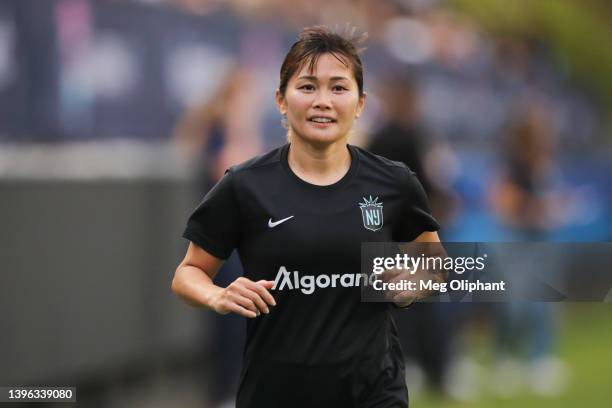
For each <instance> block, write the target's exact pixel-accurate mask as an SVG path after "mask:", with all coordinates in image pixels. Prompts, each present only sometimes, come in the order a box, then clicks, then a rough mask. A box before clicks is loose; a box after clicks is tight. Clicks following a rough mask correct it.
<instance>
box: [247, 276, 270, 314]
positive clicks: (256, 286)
mask: <svg viewBox="0 0 612 408" xmlns="http://www.w3.org/2000/svg"><path fill="white" fill-rule="evenodd" d="M260 282H272V283H274V282H273V281H265V280H260V281H257V282H252V281H249V282H245V286H246V287H247V288H248V289H250V290H252V291H253V292H255V293H257V295H258V296H259V297H260V298H261V299H263V301H264V302H265V303H267V305H265V308H268V305H271V306H276V301H275V300H274V297H272V295H271V294H270V292H268V289H267V288H266V287H265V286H263V285H264V284H262V283H260ZM266 313H267V312H266Z"/></svg>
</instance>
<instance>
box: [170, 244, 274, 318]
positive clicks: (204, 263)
mask: <svg viewBox="0 0 612 408" xmlns="http://www.w3.org/2000/svg"><path fill="white" fill-rule="evenodd" d="M221 265H223V260H221V259H219V258H216V257H214V256H213V255H211V254H209V253H208V252H206V251H205V250H204V249H202V248H200V247H199V246H198V245H196V244H194V243H192V242H191V243H189V248H188V249H187V253H186V255H185V258H184V259H183V261H182V262H181V263H180V264H179V266H178V267H177V268H176V272H175V273H174V278H173V279H172V292H174V293H175V294H176V295H177V296H179V297H180V298H181V299H183V300H184V301H185V302H186V303H187V304H189V305H192V306H197V307H206V308H209V309H212V310H214V311H215V312H217V313H220V314H228V313H230V312H233V313H237V314H239V315H241V316H244V317H249V318H254V317H257V316H259V314H260V313H266V314H267V313H269V312H270V309H269V307H268V305H271V306H275V305H276V302H275V301H274V298H273V297H272V295H271V294H270V292H269V291H268V290H269V289H271V288H272V286H273V285H274V282H273V281H265V280H262V281H258V282H253V281H251V280H249V279H247V278H244V277H240V278H238V279H236V280H235V281H234V282H232V283H231V284H230V285H229V286H228V287H227V288H221V287H219V286H217V285H215V284H214V283H213V278H214V277H215V276H216V275H217V272H218V271H219V269H220V268H221Z"/></svg>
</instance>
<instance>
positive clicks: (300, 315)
mask: <svg viewBox="0 0 612 408" xmlns="http://www.w3.org/2000/svg"><path fill="white" fill-rule="evenodd" d="M289 148H290V145H289V144H287V145H284V146H282V147H280V148H277V149H275V150H273V151H271V152H269V153H267V154H264V155H262V156H258V157H256V158H253V159H251V160H249V161H247V162H245V163H243V164H241V165H238V166H235V167H232V168H231V169H229V170H228V171H227V172H226V174H225V176H224V177H223V178H222V179H221V180H220V181H219V183H218V184H217V185H216V186H215V187H214V188H213V189H212V190H211V191H210V192H209V193H208V194H207V195H206V196H205V197H204V199H203V201H202V202H201V203H200V205H199V206H198V207H197V209H196V210H195V211H194V212H193V214H192V215H191V217H190V218H189V220H188V224H187V227H186V229H185V232H184V234H183V236H184V237H185V238H187V239H189V240H190V241H192V242H194V243H195V244H197V245H198V246H200V247H202V248H203V249H204V250H206V251H207V252H209V253H211V254H212V255H214V256H216V257H218V258H221V259H225V258H227V257H228V256H229V255H230V253H231V252H232V250H233V249H235V248H236V249H238V253H239V256H240V259H241V262H242V265H243V267H244V274H245V276H246V277H247V278H249V279H251V280H253V281H258V280H261V279H265V280H273V281H275V285H274V288H273V289H272V291H271V293H272V295H273V296H274V298H275V300H276V303H277V305H276V306H275V307H272V308H271V312H270V314H267V315H266V314H262V315H261V316H259V317H257V318H255V319H249V320H248V321H247V341H246V345H245V352H244V367H243V372H242V379H241V385H240V390H239V394H238V406H257V405H255V403H254V401H257V403H260V402H262V401H261V399H262V398H264V399H265V398H268V399H269V400H274V401H275V402H278V404H279V406H280V405H282V404H281V402H279V401H281V400H282V398H281V394H278V393H277V394H274V391H270V390H275V389H276V390H281V389H282V390H285V394H288V395H285V394H283V395H285V397H287V398H289V397H290V396H293V397H297V396H298V395H300V398H299V399H300V401H309V402H308V403H311V404H314V403H316V404H319V405H317V406H326V405H329V406H332V405H334V404H335V405H336V406H343V404H344V405H346V406H352V405H355V404H356V402H355V401H356V400H359V401H363V398H365V397H364V396H365V395H370V397H371V393H372V391H373V390H374V388H375V387H379V386H381V385H380V384H383V383H384V382H385V381H387V380H388V381H396V384H399V382H397V380H398V379H397V378H392V377H399V376H401V384H403V381H404V380H403V365H402V364H403V362H402V358H403V357H402V355H401V349H400V347H399V344H398V341H397V335H396V332H395V326H394V324H393V322H392V319H391V316H390V311H389V306H388V305H387V304H383V303H364V302H361V301H360V299H361V297H360V295H361V292H360V287H359V286H360V282H359V278H360V277H361V278H363V277H362V276H361V275H360V271H361V266H360V261H361V243H362V242H386V241H403V242H406V241H412V240H414V239H415V238H416V237H417V236H419V235H420V234H421V233H422V232H424V231H436V230H438V228H439V226H438V223H437V222H436V220H435V219H434V218H433V217H432V216H431V214H430V211H429V207H428V203H427V197H426V196H425V193H424V191H423V188H422V187H421V185H420V183H419V181H418V180H417V178H416V176H415V174H414V173H413V172H412V171H411V170H410V169H408V168H407V167H406V166H405V165H404V164H402V163H399V162H393V161H390V160H387V159H385V158H383V157H380V156H376V155H374V154H371V153H369V152H367V151H365V150H362V149H360V148H357V147H355V146H351V145H348V149H349V151H350V154H351V165H350V168H349V170H348V172H347V173H346V174H345V175H344V177H343V178H342V179H341V180H339V181H338V182H336V183H334V184H332V185H328V186H318V185H313V184H310V183H307V182H305V181H304V180H302V179H300V178H299V177H298V176H297V175H295V173H293V171H292V170H291V168H290V167H289V165H288V161H287V156H288V151H289ZM383 361H387V362H389V364H390V366H389V367H386V366H384V365H382V362H383ZM366 362H369V363H368V364H371V366H368V365H364V364H366ZM356 364H357V365H356ZM325 367H327V369H326V368H325ZM331 367H334V368H331ZM357 367H358V368H357ZM381 372H384V373H385V374H384V375H385V376H389V378H388V379H387V380H384V379H381V378H379V377H380V375H381ZM296 373H297V374H296ZM293 375H296V376H297V377H296V378H300V380H299V381H298V384H296V385H294V386H293V387H295V388H292V385H291V384H292V381H291V380H290V379H291V378H293V377H292V376H293ZM303 376H306V377H308V380H306V379H305V377H303ZM368 376H371V377H370V378H368ZM357 377H358V378H357ZM305 381H311V383H305ZM294 382H295V381H293V383H294ZM356 383H357V384H361V385H355V384H356ZM305 384H311V385H312V387H319V389H321V388H325V387H328V388H329V387H331V392H332V394H333V395H334V398H346V399H342V400H333V402H332V401H331V400H330V401H328V400H325V399H323V400H316V401H315V400H312V398H314V397H313V395H314V394H312V393H308V392H306V391H298V390H300V389H301V390H304V388H305V387H306V388H308V387H307V386H306V385H305ZM363 384H366V385H363ZM367 384H369V385H367ZM377 384H378V385H377ZM398 387H399V388H398V389H399V391H398V392H399V393H400V394H401V392H402V391H401V388H402V387H401V386H398ZM264 390H265V391H264ZM262 392H263V393H264V394H265V396H262ZM271 392H272V394H270V393H271ZM278 392H281V391H278ZM300 392H301V393H302V394H300ZM313 392H314V393H315V394H316V395H319V394H318V393H317V392H316V391H313ZM381 392H383V391H381ZM319 393H320V392H319ZM374 394H375V393H374ZM319 398H323V397H322V396H321V395H319ZM397 398H401V396H399V397H397ZM404 398H406V397H404ZM325 401H327V402H325ZM342 401H344V402H342ZM347 401H350V402H347ZM263 402H265V403H267V404H268V405H266V406H274V405H270V404H271V401H263ZM284 403H287V402H284ZM321 404H322V405H321ZM306 405H307V404H306ZM292 406H297V405H295V404H294V405H292ZM310 406H315V405H310ZM399 406H401V405H399Z"/></svg>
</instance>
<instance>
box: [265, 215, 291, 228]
mask: <svg viewBox="0 0 612 408" xmlns="http://www.w3.org/2000/svg"><path fill="white" fill-rule="evenodd" d="M292 218H293V215H292V216H291V217H287V218H283V219H282V220H278V221H274V222H272V218H270V219H269V220H268V227H270V228H274V227H276V226H277V225H280V224H282V223H283V222H285V221H288V220H290V219H292Z"/></svg>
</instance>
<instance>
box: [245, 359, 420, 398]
mask: <svg viewBox="0 0 612 408" xmlns="http://www.w3.org/2000/svg"><path fill="white" fill-rule="evenodd" d="M392 355H393V354H392V353H386V354H384V355H378V356H370V357H367V358H361V359H355V361H351V362H349V363H337V364H319V365H302V364H290V363H281V362H272V361H263V362H256V361H252V362H251V364H249V367H248V369H246V370H245V371H244V373H243V378H242V381H241V384H240V389H239V391H238V398H237V404H236V406H237V407H238V408H261V407H265V408H276V407H278V408H281V407H282V408H287V407H292V408H301V407H304V408H306V407H308V408H312V407H317V408H327V407H329V408H344V407H346V408H349V407H351V408H352V407H355V408H407V407H408V390H407V388H406V383H405V377H404V364H403V361H402V359H401V358H397V357H395V358H392V357H391V356H392Z"/></svg>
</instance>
